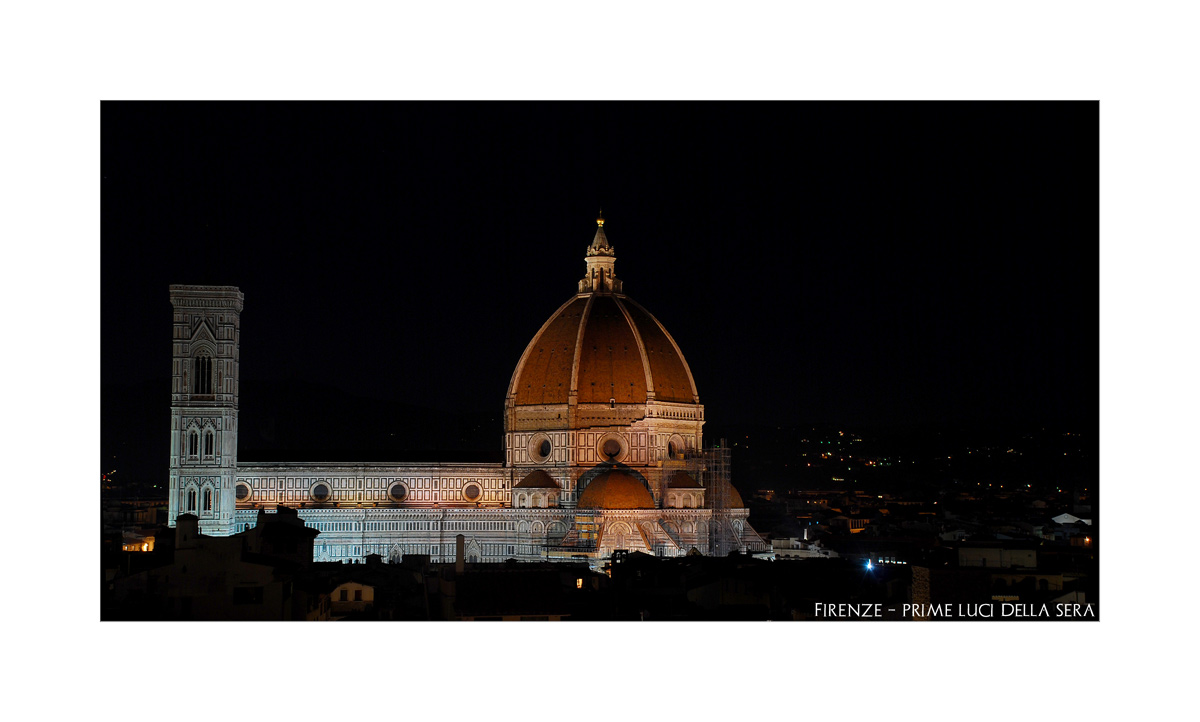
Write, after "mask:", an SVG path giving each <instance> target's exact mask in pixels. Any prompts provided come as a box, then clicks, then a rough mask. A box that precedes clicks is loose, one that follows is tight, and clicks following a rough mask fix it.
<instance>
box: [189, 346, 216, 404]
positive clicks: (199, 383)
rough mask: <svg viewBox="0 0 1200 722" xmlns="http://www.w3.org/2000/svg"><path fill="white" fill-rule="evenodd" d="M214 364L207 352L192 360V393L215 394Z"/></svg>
mask: <svg viewBox="0 0 1200 722" xmlns="http://www.w3.org/2000/svg"><path fill="white" fill-rule="evenodd" d="M212 375H213V362H212V356H209V355H208V353H207V352H201V353H200V355H198V356H196V357H195V358H194V359H192V393H193V394H200V395H210V394H212V392H213V382H212Z"/></svg>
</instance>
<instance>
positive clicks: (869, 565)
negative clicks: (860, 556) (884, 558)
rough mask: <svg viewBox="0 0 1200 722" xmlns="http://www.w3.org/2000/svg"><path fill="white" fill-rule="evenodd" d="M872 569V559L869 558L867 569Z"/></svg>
mask: <svg viewBox="0 0 1200 722" xmlns="http://www.w3.org/2000/svg"><path fill="white" fill-rule="evenodd" d="M871 569H872V567H871V560H870V559H868V560H867V571H871Z"/></svg>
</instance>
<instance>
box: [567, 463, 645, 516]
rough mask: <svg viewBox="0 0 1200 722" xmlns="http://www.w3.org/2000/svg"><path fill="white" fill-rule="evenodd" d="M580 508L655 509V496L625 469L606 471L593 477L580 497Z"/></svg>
mask: <svg viewBox="0 0 1200 722" xmlns="http://www.w3.org/2000/svg"><path fill="white" fill-rule="evenodd" d="M577 506H578V507H579V508H580V509H653V508H654V497H653V496H651V495H650V492H649V491H647V490H646V487H645V486H644V485H643V484H642V482H640V481H638V480H637V479H636V478H635V477H633V476H631V475H629V474H626V473H625V472H623V471H617V470H615V469H614V470H612V471H606V472H604V473H603V474H601V475H600V476H597V477H596V478H595V479H592V481H591V483H589V484H588V485H587V486H586V487H585V488H584V490H583V494H582V495H580V497H579V504H578V505H577Z"/></svg>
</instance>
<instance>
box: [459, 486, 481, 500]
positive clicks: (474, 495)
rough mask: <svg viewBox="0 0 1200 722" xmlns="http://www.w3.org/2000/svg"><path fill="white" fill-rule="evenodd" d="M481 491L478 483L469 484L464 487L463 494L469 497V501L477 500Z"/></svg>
mask: <svg viewBox="0 0 1200 722" xmlns="http://www.w3.org/2000/svg"><path fill="white" fill-rule="evenodd" d="M481 493H482V492H481V491H480V490H479V485H478V484H467V485H466V486H464V487H463V496H465V497H467V500H468V501H475V500H476V499H478V498H479V495H480V494H481Z"/></svg>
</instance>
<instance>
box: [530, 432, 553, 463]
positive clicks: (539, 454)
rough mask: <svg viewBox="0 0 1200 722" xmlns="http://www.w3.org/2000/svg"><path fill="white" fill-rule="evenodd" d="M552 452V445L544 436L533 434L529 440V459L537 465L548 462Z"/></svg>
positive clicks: (548, 438)
mask: <svg viewBox="0 0 1200 722" xmlns="http://www.w3.org/2000/svg"><path fill="white" fill-rule="evenodd" d="M553 451H554V443H553V442H551V441H550V437H549V436H547V435H546V434H535V435H534V436H533V438H531V439H530V440H529V458H530V459H533V460H534V461H536V462H538V463H541V462H543V461H547V460H549V459H550V454H551V452H553Z"/></svg>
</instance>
